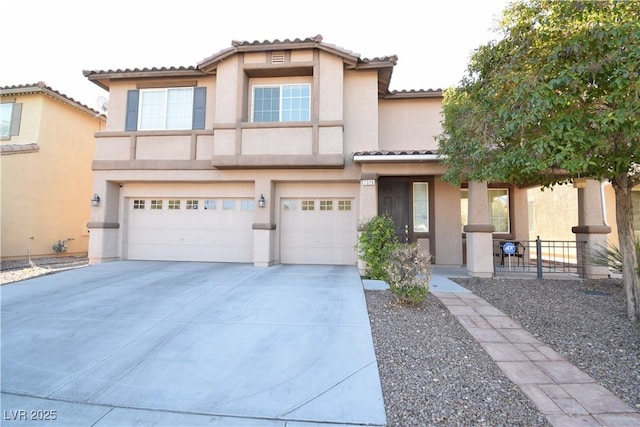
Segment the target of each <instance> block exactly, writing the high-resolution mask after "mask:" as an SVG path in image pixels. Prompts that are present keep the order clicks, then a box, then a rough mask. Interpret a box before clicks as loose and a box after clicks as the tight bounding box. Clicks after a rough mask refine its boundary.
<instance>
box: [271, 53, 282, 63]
mask: <svg viewBox="0 0 640 427" xmlns="http://www.w3.org/2000/svg"><path fill="white" fill-rule="evenodd" d="M271 63H272V64H284V52H272V53H271Z"/></svg>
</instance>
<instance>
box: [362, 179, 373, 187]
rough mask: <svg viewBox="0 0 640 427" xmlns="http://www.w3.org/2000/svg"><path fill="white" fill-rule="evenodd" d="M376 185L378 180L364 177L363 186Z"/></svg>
mask: <svg viewBox="0 0 640 427" xmlns="http://www.w3.org/2000/svg"><path fill="white" fill-rule="evenodd" d="M375 185H376V180H375V179H363V180H362V186H363V187H370V186H375Z"/></svg>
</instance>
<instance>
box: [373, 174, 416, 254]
mask: <svg viewBox="0 0 640 427" xmlns="http://www.w3.org/2000/svg"><path fill="white" fill-rule="evenodd" d="M378 185H379V186H380V187H379V193H378V214H380V215H381V214H384V213H386V214H388V215H390V216H391V218H393V223H394V225H395V231H396V237H397V238H398V241H399V242H402V243H408V242H409V220H410V215H409V195H410V187H409V186H410V183H409V182H408V181H406V180H405V181H399V180H391V179H389V180H386V179H382V178H381V179H380V180H379V182H378Z"/></svg>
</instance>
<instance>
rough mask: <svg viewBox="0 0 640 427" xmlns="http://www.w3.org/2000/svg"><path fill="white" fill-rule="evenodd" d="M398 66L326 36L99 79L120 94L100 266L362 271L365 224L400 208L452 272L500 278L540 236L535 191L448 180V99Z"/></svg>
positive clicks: (108, 136) (103, 187)
mask: <svg viewBox="0 0 640 427" xmlns="http://www.w3.org/2000/svg"><path fill="white" fill-rule="evenodd" d="M416 54H418V52H416ZM396 60H397V58H396V57H395V56H389V57H381V58H373V59H366V58H361V57H360V55H358V54H355V53H353V52H351V51H348V50H345V49H343V48H340V47H336V46H334V45H332V44H328V43H326V42H324V41H323V40H322V37H321V36H316V37H313V38H307V39H302V40H301V39H295V40H284V41H278V40H275V41H264V42H233V43H232V46H231V47H229V48H227V49H224V50H222V51H220V52H218V53H216V54H214V55H212V56H211V57H209V58H206V59H204V60H203V61H201V62H200V63H198V64H197V65H196V66H187V67H170V68H144V69H119V70H95V71H85V72H84V75H85V76H86V77H87V78H88V79H89V80H90V81H92V82H94V83H95V84H97V85H98V86H100V87H101V88H104V89H106V90H108V91H109V98H110V102H109V109H110V110H109V118H108V121H107V126H106V129H105V130H103V131H101V132H98V133H97V134H96V155H95V160H94V162H93V173H94V187H93V191H92V192H94V193H96V194H98V195H99V197H100V200H101V203H100V206H98V207H93V208H92V214H91V222H90V223H89V228H90V230H91V239H90V246H89V257H90V260H91V262H102V261H108V260H117V259H131V260H185V261H187V260H188V261H218V262H248V263H253V264H254V265H256V266H268V265H271V264H276V263H293V264H297V263H300V264H306V263H312V264H347V265H355V264H356V263H357V258H358V256H357V251H356V250H355V245H356V243H357V237H358V229H359V227H360V226H361V225H362V224H363V223H364V222H366V221H367V220H368V219H370V218H371V217H373V216H375V215H376V214H379V213H382V212H388V213H390V214H391V215H392V216H393V218H394V220H395V223H396V226H397V234H398V236H399V237H400V239H401V240H403V241H411V242H419V243H420V244H421V245H422V247H423V248H424V249H425V250H427V251H429V252H430V253H431V255H432V256H433V261H434V262H435V263H436V264H439V265H456V266H460V265H463V264H465V263H466V265H467V268H468V270H469V271H470V272H471V273H472V274H474V275H478V276H486V275H491V274H492V271H493V270H492V269H493V261H494V256H493V254H492V247H491V244H492V238H504V239H523V240H526V239H527V237H528V217H527V191H526V189H519V188H516V187H514V186H511V185H507V184H495V185H494V184H489V185H488V190H487V184H486V183H469V185H468V187H467V185H464V186H463V188H459V187H456V186H453V185H451V184H449V183H447V182H444V181H443V180H442V174H443V172H444V167H443V165H442V164H441V162H440V159H439V157H438V155H437V154H436V151H435V150H436V149H437V142H436V140H435V137H436V136H437V135H439V134H440V133H441V126H440V121H441V119H442V117H441V104H442V92H441V91H440V90H409V91H405V90H403V91H389V83H390V80H391V75H392V72H393V69H394V67H395V65H396ZM467 218H469V219H470V223H469V224H467V226H466V227H465V229H464V231H465V232H464V233H463V230H462V225H464V224H466V222H467Z"/></svg>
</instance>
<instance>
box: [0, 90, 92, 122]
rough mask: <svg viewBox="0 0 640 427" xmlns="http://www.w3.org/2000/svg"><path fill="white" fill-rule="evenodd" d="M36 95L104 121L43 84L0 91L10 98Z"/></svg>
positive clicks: (80, 104)
mask: <svg viewBox="0 0 640 427" xmlns="http://www.w3.org/2000/svg"><path fill="white" fill-rule="evenodd" d="M36 93H42V94H45V95H47V96H50V97H52V98H54V99H57V100H58V101H61V102H63V103H65V104H68V105H70V106H71V107H73V108H77V109H78V110H80V111H83V112H85V113H87V114H89V115H91V116H94V117H96V118H100V120H103V121H104V117H102V116H100V117H98V116H99V115H100V113H99V112H98V111H96V110H94V109H92V108H90V107H88V106H86V105H84V104H82V103H80V102H78V101H76V100H75V99H73V98H70V97H68V96H66V95H64V94H62V93H60V92H58V91H56V90H53V89H51V88H50V87H48V86H47V85H46V84H44V83H43V82H41V83H38V84H35V85H28V86H16V87H7V88H3V89H2V90H1V91H0V96H10V95H31V94H36Z"/></svg>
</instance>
